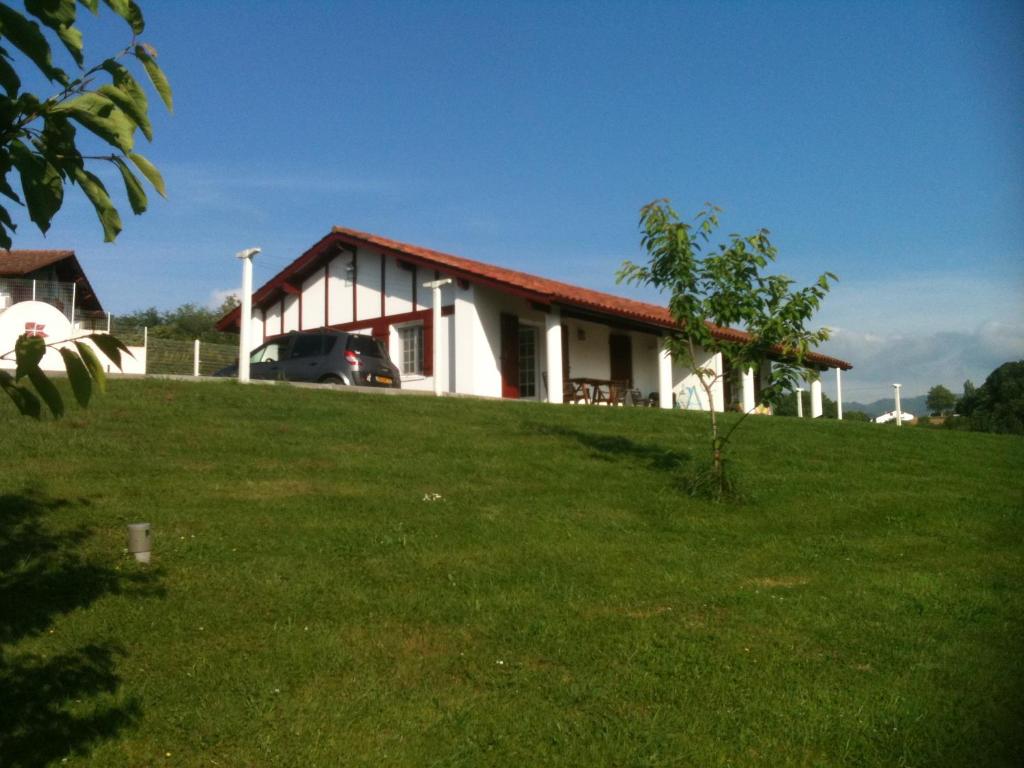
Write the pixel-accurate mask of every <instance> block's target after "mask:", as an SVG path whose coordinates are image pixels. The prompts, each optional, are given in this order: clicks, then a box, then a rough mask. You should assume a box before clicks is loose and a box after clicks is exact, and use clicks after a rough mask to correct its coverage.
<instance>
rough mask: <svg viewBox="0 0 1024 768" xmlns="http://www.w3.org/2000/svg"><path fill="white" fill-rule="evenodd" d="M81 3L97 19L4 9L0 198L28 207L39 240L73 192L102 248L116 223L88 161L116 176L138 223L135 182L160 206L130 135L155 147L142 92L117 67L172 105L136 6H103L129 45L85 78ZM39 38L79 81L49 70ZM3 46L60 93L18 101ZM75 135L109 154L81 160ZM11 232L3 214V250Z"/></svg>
mask: <svg viewBox="0 0 1024 768" xmlns="http://www.w3.org/2000/svg"><path fill="white" fill-rule="evenodd" d="M79 3H80V4H81V5H82V6H84V7H85V8H87V9H88V10H89V11H91V12H92V13H93V14H97V13H98V12H99V0H78V3H76V2H75V0H25V12H24V13H20V12H19V11H17V10H15V9H13V8H11V7H10V6H9V5H8V4H7V3H2V2H0V87H2V88H3V90H4V92H5V94H4V95H2V96H0V194H3V195H4V196H6V197H7V198H9V199H10V200H13V201H14V202H15V203H17V204H18V205H24V206H25V207H26V208H27V209H28V214H29V218H31V220H32V221H33V222H35V224H36V226H38V227H39V229H40V231H42V232H44V233H45V232H46V231H47V230H48V229H49V228H50V222H51V221H52V219H53V217H54V215H55V214H56V213H57V211H59V210H60V208H61V205H62V204H63V202H64V185H65V184H66V183H70V184H74V185H77V186H78V187H79V188H80V189H81V190H82V192H83V193H84V194H85V196H86V197H87V198H88V199H89V201H90V202H91V203H92V205H93V208H94V209H95V210H96V216H97V218H98V219H99V221H100V224H101V225H102V227H103V238H104V240H105V241H107V242H111V241H113V240H114V238H116V237H117V235H118V233H119V232H120V231H121V217H120V214H119V213H118V211H117V208H116V207H115V206H114V204H113V202H112V201H111V199H110V195H109V193H108V192H107V189H106V187H105V186H104V184H103V182H102V181H100V179H99V178H98V177H97V176H96V175H95V174H94V173H92V172H91V171H89V170H88V169H87V168H86V161H87V160H92V161H101V162H109V163H111V164H113V165H114V166H115V167H116V168H117V169H118V171H119V172H120V174H121V177H122V179H123V181H124V185H125V190H126V192H127V196H128V202H129V204H130V205H131V209H132V211H133V212H134V213H135V214H140V213H142V212H144V211H145V210H146V208H147V206H148V200H147V197H146V192H145V189H144V188H143V185H142V183H141V182H140V181H139V178H138V177H137V176H136V173H140V174H141V175H142V176H144V177H145V178H146V179H147V180H148V181H149V183H150V184H151V185H152V186H153V188H154V189H156V191H157V192H159V193H160V194H161V195H164V196H166V190H165V188H164V182H163V178H162V177H161V175H160V172H159V171H158V170H157V169H156V167H155V166H154V165H153V164H152V163H151V162H150V161H149V160H147V159H146V158H145V157H144V156H143V155H141V154H139V153H138V152H136V151H135V132H136V130H139V131H141V132H142V134H143V136H145V137H146V139H147V140H150V141H152V139H153V129H152V125H151V123H150V119H149V104H148V100H147V97H146V91H145V90H144V89H143V88H142V86H141V85H139V82H138V80H136V79H135V77H134V76H133V75H132V73H131V71H130V70H129V69H128V68H127V67H126V66H125V65H124V63H123V62H126V61H131V60H133V59H134V60H135V61H136V62H137V64H138V65H139V66H140V67H141V69H142V70H143V71H144V72H145V73H146V76H147V77H148V79H149V81H150V83H151V84H152V86H153V88H154V90H155V91H156V93H157V95H158V96H159V97H160V99H161V101H163V103H164V105H165V106H166V107H167V109H168V111H170V110H172V109H173V101H172V95H171V87H170V84H169V83H168V81H167V77H166V76H165V75H164V73H163V71H162V70H161V69H160V67H159V65H158V64H157V62H156V50H155V49H154V48H153V47H152V46H150V45H148V44H146V43H144V42H141V41H140V40H139V39H138V35H140V34H142V31H143V29H144V27H145V22H144V21H143V18H142V11H141V10H140V9H139V6H138V5H136V3H135V2H134V1H133V0H104V4H105V5H107V6H108V7H109V8H110V9H111V10H112V11H113V12H114V13H115V14H117V15H118V16H120V17H121V18H122V19H124V21H125V22H127V24H128V26H129V27H130V29H131V40H130V43H129V45H128V46H127V47H126V48H124V50H122V51H120V52H119V53H117V54H115V55H114V56H112V57H110V58H107V59H104V60H103V61H101V62H100V63H98V64H96V65H94V66H91V67H89V68H86V67H85V52H84V47H83V41H82V33H81V30H79V29H78V28H77V27H75V19H76V14H77V5H78V4H79ZM30 17H34V18H35V19H37V20H38V21H39V23H36V21H33V20H32V18H30ZM40 24H42V28H41V27H40ZM44 28H45V29H46V30H48V31H49V32H50V33H51V34H53V35H55V36H56V37H57V39H58V40H59V41H60V42H61V43H62V44H63V46H64V48H65V49H67V52H68V53H69V54H70V55H71V58H72V59H73V60H74V63H75V64H76V65H77V67H78V70H79V71H78V73H77V75H76V76H74V77H72V76H71V75H69V74H68V73H67V72H65V71H64V70H63V69H61V68H60V67H57V66H56V65H55V64H54V63H53V51H52V50H51V48H50V43H49V41H48V40H47V37H46V35H45V34H44V31H43V29H44ZM7 45H9V46H11V47H12V48H13V49H17V50H18V51H20V52H21V54H22V55H23V56H24V57H25V59H27V61H28V62H29V63H30V64H31V65H33V66H34V68H35V70H38V72H39V73H41V74H42V76H43V77H44V78H46V80H47V81H48V82H49V83H50V84H51V85H53V86H55V88H56V93H54V94H53V95H51V96H49V97H46V98H40V96H37V95H36V94H33V93H30V92H27V91H22V78H21V77H20V76H19V74H18V71H17V70H16V68H15V60H14V59H13V58H12V51H11V50H10V49H9V48H8V47H5V46H7ZM32 75H33V76H34V75H35V73H34V72H33V73H32ZM101 81H102V84H101ZM78 128H84V129H86V130H87V131H89V132H90V133H91V134H93V135H94V136H95V137H97V138H98V139H99V140H100V141H101V142H102V143H103V144H105V145H107V147H109V148H110V149H112V150H114V151H113V152H112V153H103V154H98V155H84V154H82V152H81V151H80V150H79V147H78V135H77V130H78ZM13 171H17V174H18V177H19V179H20V182H21V195H19V194H18V193H17V192H16V191H15V189H14V187H13V186H12V185H11V182H10V181H9V180H8V176H9V175H10V174H11V173H12V172H13ZM15 229H16V225H15V224H14V222H13V221H12V219H11V215H10V212H9V211H8V209H7V208H6V207H4V206H3V205H0V247H3V248H10V247H11V244H12V240H11V236H12V234H13V232H14V231H15Z"/></svg>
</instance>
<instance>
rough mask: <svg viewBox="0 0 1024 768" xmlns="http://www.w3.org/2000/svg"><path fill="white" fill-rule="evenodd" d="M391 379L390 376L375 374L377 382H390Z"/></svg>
mask: <svg viewBox="0 0 1024 768" xmlns="http://www.w3.org/2000/svg"><path fill="white" fill-rule="evenodd" d="M391 381H392V379H391V377H390V376H377V383H378V384H390V383H391Z"/></svg>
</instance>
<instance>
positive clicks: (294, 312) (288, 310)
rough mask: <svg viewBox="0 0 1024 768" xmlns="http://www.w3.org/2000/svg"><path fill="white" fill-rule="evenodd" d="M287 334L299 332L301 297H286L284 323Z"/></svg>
mask: <svg viewBox="0 0 1024 768" xmlns="http://www.w3.org/2000/svg"><path fill="white" fill-rule="evenodd" d="M282 326H283V329H284V332H285V333H288V331H297V330H299V297H298V296H293V295H290V294H289V295H288V296H285V297H284V322H283V323H282Z"/></svg>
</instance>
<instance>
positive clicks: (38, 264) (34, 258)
mask: <svg viewBox="0 0 1024 768" xmlns="http://www.w3.org/2000/svg"><path fill="white" fill-rule="evenodd" d="M74 255H75V252H74V251H5V250H0V277H21V276H22V275H27V274H29V273H30V272H35V271H36V270H37V269H42V268H43V267H48V266H50V265H51V264H55V263H56V262H58V261H64V259H66V258H68V257H69V256H74Z"/></svg>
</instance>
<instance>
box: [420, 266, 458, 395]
mask: <svg viewBox="0 0 1024 768" xmlns="http://www.w3.org/2000/svg"><path fill="white" fill-rule="evenodd" d="M451 282H452V279H451V278H450V277H446V278H443V279H441V280H431V281H430V282H429V283H424V284H423V287H424V288H430V289H431V291H432V293H431V295H430V306H431V309H432V310H433V320H434V327H433V330H432V331H431V332H432V333H433V334H434V343H433V344H432V345H431V346H432V348H433V349H432V355H431V358H432V360H431V363H430V365H431V370H432V375H433V377H434V395H436V396H437V397H440V396H441V368H440V365H439V363H440V360H441V351H440V347H441V345H440V344H438V343H437V341H438V339H439V338H440V337H441V289H442V288H443V287H444V286H446V285H451ZM450 375H451V373H450V372H449V376H450Z"/></svg>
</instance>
